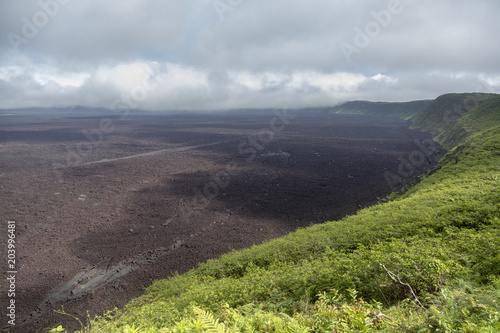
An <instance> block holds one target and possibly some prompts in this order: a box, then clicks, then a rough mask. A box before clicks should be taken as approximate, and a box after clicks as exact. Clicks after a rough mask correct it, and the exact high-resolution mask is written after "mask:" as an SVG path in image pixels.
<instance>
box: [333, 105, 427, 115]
mask: <svg viewBox="0 0 500 333" xmlns="http://www.w3.org/2000/svg"><path fill="white" fill-rule="evenodd" d="M431 104H432V101H413V102H405V103H385V102H367V101H353V102H347V103H344V104H341V105H338V106H336V107H334V108H333V109H332V110H331V112H334V113H340V114H360V115H368V116H380V117H397V118H403V119H406V118H407V117H410V116H412V115H416V114H419V113H420V112H423V111H424V110H425V109H427V108H428V107H429V106H430V105H431Z"/></svg>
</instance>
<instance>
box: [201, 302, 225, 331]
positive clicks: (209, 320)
mask: <svg viewBox="0 0 500 333" xmlns="http://www.w3.org/2000/svg"><path fill="white" fill-rule="evenodd" d="M193 311H194V313H195V314H196V317H197V318H198V320H200V321H202V322H203V323H204V324H205V325H206V326H207V332H211V333H230V331H229V330H228V329H227V328H226V325H224V323H221V322H219V319H215V317H214V315H213V314H212V313H210V312H208V311H205V310H203V309H200V308H199V307H196V306H193Z"/></svg>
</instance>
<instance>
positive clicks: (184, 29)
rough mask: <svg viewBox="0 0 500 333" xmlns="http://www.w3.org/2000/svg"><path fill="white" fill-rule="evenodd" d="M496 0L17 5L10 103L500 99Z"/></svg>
mask: <svg viewBox="0 0 500 333" xmlns="http://www.w3.org/2000/svg"><path fill="white" fill-rule="evenodd" d="M499 12H500V2H498V1H496V0H478V1H465V0H458V1H457V0H455V1H452V0H441V1H430V0H421V1H412V0H387V1H373V0H358V1H349V2H348V1H341V0H308V1H302V0H273V1H264V0H252V1H250V0H193V1H178V0H163V1H160V0H150V1H140V0H130V1H127V2H119V1H116V0H99V1H98V0H87V1H84V2H83V1H70V0H38V1H23V2H21V1H16V0H5V1H3V2H2V4H0V33H1V38H0V108H17V107H32V106H46V107H52V106H73V105H85V106H93V107H106V108H111V107H113V106H116V103H117V100H118V101H119V102H120V103H122V104H123V103H126V104H128V105H129V106H133V107H137V108H141V109H148V110H168V109H227V108H253V107H256V108H260V107H306V106H325V105H334V104H337V103H340V102H342V101H346V100H353V99H367V100H386V101H404V100H414V99H426V98H434V97H436V96H438V95H440V94H442V93H446V92H465V91H484V92H499V91H500V65H499V63H498V59H499V58H500V43H498V42H497V39H498V37H497V36H498V32H499V31H500V23H499V22H500V21H498V19H497V14H498V13H499Z"/></svg>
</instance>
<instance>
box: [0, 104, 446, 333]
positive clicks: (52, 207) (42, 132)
mask: <svg viewBox="0 0 500 333" xmlns="http://www.w3.org/2000/svg"><path fill="white" fill-rule="evenodd" d="M103 119H104V122H103ZM105 119H108V120H105ZM1 121H2V122H1V123H0V196H1V202H0V217H1V218H2V220H3V222H2V223H1V224H0V225H3V226H4V230H3V231H1V232H0V234H1V237H2V238H1V239H2V242H1V244H6V240H7V221H16V241H17V243H16V245H17V248H16V250H17V252H16V260H17V261H16V269H17V272H18V273H17V275H16V297H15V300H16V326H8V325H7V326H4V329H5V330H6V331H11V332H36V331H42V330H43V329H44V328H48V327H53V326H55V325H57V324H61V323H62V324H63V325H64V327H66V328H68V329H71V330H73V329H79V328H80V327H79V324H78V323H77V322H76V321H75V320H74V319H72V318H70V317H67V316H63V315H60V314H57V313H55V312H54V311H53V310H58V309H61V307H62V306H64V310H65V311H66V312H68V313H70V314H73V315H75V316H77V317H79V318H81V319H82V321H84V322H85V320H86V318H87V311H88V312H89V314H90V315H91V316H93V315H95V314H101V313H102V312H103V311H104V310H109V309H113V308H115V307H122V306H123V305H124V304H126V303H127V302H128V301H130V300H131V299H132V298H134V297H137V296H139V295H141V294H142V293H143V292H144V290H145V288H146V287H148V286H149V285H150V284H151V282H152V281H153V280H156V279H162V278H166V277H168V276H170V275H172V274H173V273H174V272H179V273H183V272H186V271H188V270H189V269H191V268H194V267H196V266H197V264H198V263H200V262H203V261H206V260H207V259H210V258H215V257H218V256H220V255H221V254H223V253H226V252H229V251H231V250H234V249H242V248H246V247H249V246H251V245H253V244H259V243H262V242H264V241H266V240H269V239H272V238H275V237H279V236H282V235H285V234H287V233H289V232H291V231H293V230H295V229H297V228H298V227H306V226H308V225H311V224H314V223H321V222H323V221H327V220H335V219H340V218H342V217H344V216H345V215H347V214H353V213H355V212H356V210H358V209H359V208H360V207H365V206H368V205H371V204H375V203H376V202H377V200H379V199H380V198H382V197H384V196H386V195H387V194H388V193H390V192H391V187H390V186H401V185H403V184H404V183H412V182H415V181H416V180H417V176H418V175H419V174H421V173H423V172H424V171H425V170H428V169H429V168H430V167H432V166H433V165H434V161H435V159H436V157H437V156H439V155H440V154H442V151H441V150H438V149H437V148H436V149H431V148H433V147H430V146H429V144H428V142H429V141H425V140H429V136H428V135H427V134H423V133H419V132H416V131H412V130H409V129H408V125H409V124H408V123H407V122H405V121H402V120H398V119H392V118H374V117H362V116H340V115H330V114H320V113H299V114H295V115H293V116H287V117H284V116H283V115H280V116H277V115H276V114H275V113H272V112H267V113H266V112H259V113H255V114H249V113H246V114H229V113H228V114H219V115H184V116H182V115H177V116H174V115H157V116H145V115H143V116H138V115H136V116H129V117H128V118H126V119H120V118H118V117H113V116H109V117H106V116H105V115H102V116H101V115H98V116H95V115H94V116H81V115H80V116H78V117H76V116H74V115H73V116H66V117H62V116H60V115H58V116H50V115H47V116H29V117H27V116H25V117H23V116H19V115H18V116H4V117H2V119H1ZM424 142H427V146H426V147H427V149H423V148H422V145H424V146H425V144H424ZM419 152H424V153H419ZM417 156H418V157H419V158H420V160H418V161H416V157H417ZM412 157H413V160H412ZM408 160H410V161H413V162H412V165H409V164H408V162H407V161H408ZM388 174H390V175H393V176H394V175H395V176H396V178H394V177H392V178H390V179H392V180H390V181H389V182H388V179H387V175H388ZM394 179H397V180H398V181H397V182H398V184H394ZM391 182H392V183H391ZM6 250H7V249H6V246H2V249H1V250H0V251H1V252H0V253H2V258H4V259H5V260H4V262H5V264H4V265H3V267H6V263H7V260H6V258H7V254H6ZM6 272H7V268H5V269H3V272H2V274H3V276H2V278H3V280H4V281H5V280H6V274H7V273H6ZM5 287H6V286H4V285H2V288H3V289H2V291H1V293H2V297H1V300H2V301H1V302H2V304H1V309H2V310H1V311H2V313H1V318H2V321H1V323H0V325H4V324H6V323H7V320H6V318H7V316H6V308H7V303H6V302H7V299H6V297H4V295H7V291H6V290H5Z"/></svg>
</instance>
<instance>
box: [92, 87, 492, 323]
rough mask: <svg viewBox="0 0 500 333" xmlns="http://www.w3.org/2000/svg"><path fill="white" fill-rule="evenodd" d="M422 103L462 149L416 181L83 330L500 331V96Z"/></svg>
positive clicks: (236, 254) (438, 129)
mask: <svg viewBox="0 0 500 333" xmlns="http://www.w3.org/2000/svg"><path fill="white" fill-rule="evenodd" d="M415 103H416V102H415ZM425 103H428V102H425ZM457 103H458V105H460V103H461V105H462V106H463V110H464V111H463V112H458V113H455V114H456V115H457V116H456V117H449V114H450V112H453V110H454V106H455V105H456V104H457ZM378 107H379V106H378V105H377V107H376V108H378ZM376 108H375V109H376ZM417 109H418V108H417V107H415V110H416V111H415V112H414V113H407V112H406V111H404V112H403V113H400V114H399V116H400V117H404V118H407V117H410V119H412V120H413V121H414V125H413V126H414V127H415V128H419V129H422V130H427V131H433V132H435V134H436V135H437V139H438V140H439V142H441V143H442V144H443V145H445V147H448V148H453V149H451V150H450V152H449V153H448V154H447V155H446V156H445V157H444V158H443V159H442V161H441V162H440V166H439V169H438V170H437V171H436V172H433V173H432V174H430V175H428V176H427V177H425V178H423V179H422V181H421V182H420V183H419V184H417V185H415V186H414V187H412V188H411V189H410V190H408V191H406V192H405V193H404V194H399V195H394V196H393V197H392V198H391V199H390V200H386V201H385V202H384V203H380V204H378V205H376V206H372V207H370V208H366V209H363V210H360V211H359V212H358V213H357V214H356V215H353V216H348V217H346V218H344V219H342V220H339V221H331V222H325V223H323V224H319V225H315V226H312V227H309V228H306V229H301V230H298V231H296V232H294V233H291V234H289V235H287V236H285V237H282V238H279V239H275V240H272V241H269V242H267V243H265V244H262V245H259V246H254V247H252V248H250V249H246V250H241V251H233V252H231V253H228V254H226V255H223V256H221V257H220V258H219V259H215V260H210V261H208V262H206V263H203V264H201V265H200V266H199V267H198V268H197V269H193V270H191V271H189V272H188V273H186V274H183V275H178V276H175V277H171V278H168V279H165V280H161V281H156V282H155V283H154V284H153V285H152V286H151V287H149V288H148V289H147V290H146V293H145V295H144V296H142V297H140V298H138V299H136V300H134V301H132V302H131V303H130V304H129V305H127V306H126V307H125V308H124V309H122V310H116V311H114V312H112V313H108V314H106V315H104V316H103V317H100V318H97V319H95V320H94V321H93V322H92V323H91V325H89V327H87V328H84V331H90V332H361V331H362V332H369V331H373V332H378V331H380V332H498V331H500V305H499V302H500V167H499V166H500V118H499V115H500V96H499V95H486V94H459V95H455V94H453V95H444V96H441V97H439V98H438V99H436V100H435V101H433V102H432V103H430V102H429V105H427V107H426V108H425V109H423V110H422V109H419V110H417ZM449 110H452V111H449ZM457 110H458V107H457ZM363 112H365V114H367V113H369V112H375V111H373V110H372V111H363ZM391 112H392V113H393V114H395V112H396V111H394V110H393V111H391Z"/></svg>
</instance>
